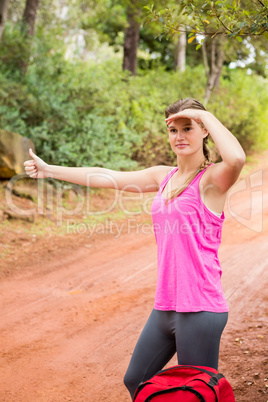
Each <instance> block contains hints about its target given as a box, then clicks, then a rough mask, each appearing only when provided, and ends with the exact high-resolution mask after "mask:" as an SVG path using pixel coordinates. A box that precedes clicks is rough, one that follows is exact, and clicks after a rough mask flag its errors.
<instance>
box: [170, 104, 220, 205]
mask: <svg viewBox="0 0 268 402" xmlns="http://www.w3.org/2000/svg"><path fill="white" fill-rule="evenodd" d="M184 109H201V110H206V109H205V107H204V106H203V105H202V103H201V102H199V101H198V100H196V99H193V98H185V99H180V100H178V101H177V102H175V103H172V104H171V105H169V106H168V107H167V108H166V110H165V116H166V118H167V117H168V116H170V115H171V114H175V113H178V112H181V111H182V110H184ZM198 124H199V125H200V126H201V127H202V128H204V124H203V123H198ZM208 137H209V134H208V135H207V136H206V137H205V138H203V154H204V157H205V159H204V161H203V163H202V164H201V165H200V166H199V168H198V170H197V171H196V172H194V173H192V174H191V175H190V176H189V177H188V179H187V180H186V181H185V182H184V183H183V185H182V186H181V187H179V188H176V189H175V190H173V191H170V192H169V193H168V196H167V198H166V201H165V204H167V203H168V201H170V200H171V199H173V198H175V197H177V196H178V195H180V194H181V193H182V192H183V190H184V189H185V188H186V187H187V186H188V185H189V184H190V183H191V181H192V180H193V179H194V178H195V177H196V176H197V175H198V173H200V172H202V170H204V169H206V167H207V166H209V165H210V164H211V163H212V162H213V161H212V157H211V154H210V150H209V148H208V146H207V143H208Z"/></svg>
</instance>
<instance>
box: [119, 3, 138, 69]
mask: <svg viewBox="0 0 268 402" xmlns="http://www.w3.org/2000/svg"><path fill="white" fill-rule="evenodd" d="M127 21H128V27H127V29H126V31H125V39H124V58H123V70H129V71H130V72H131V73H132V75H136V69H137V51H138V43H139V37H140V23H139V10H138V9H137V8H135V4H134V2H133V1H132V3H131V4H130V5H129V6H128V10H127Z"/></svg>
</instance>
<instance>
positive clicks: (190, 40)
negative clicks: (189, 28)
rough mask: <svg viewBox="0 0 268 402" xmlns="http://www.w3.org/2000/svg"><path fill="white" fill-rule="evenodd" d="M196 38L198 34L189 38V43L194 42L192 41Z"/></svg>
mask: <svg viewBox="0 0 268 402" xmlns="http://www.w3.org/2000/svg"><path fill="white" fill-rule="evenodd" d="M195 38H196V36H192V38H190V39H188V43H192V41H193V40H194V39H195Z"/></svg>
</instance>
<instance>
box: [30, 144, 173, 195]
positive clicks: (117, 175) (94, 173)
mask: <svg viewBox="0 0 268 402" xmlns="http://www.w3.org/2000/svg"><path fill="white" fill-rule="evenodd" d="M29 154H30V156H31V157H32V159H31V160H28V161H25V162H24V166H25V171H26V173H27V174H28V175H29V176H30V177H31V178H33V179H44V178H48V177H51V178H53V179H57V180H64V181H68V182H70V183H75V184H80V185H82V186H89V187H99V188H111V189H117V190H124V191H131V192H134V193H144V192H154V191H158V189H159V180H160V182H161V177H162V175H163V172H164V173H165V174H167V172H168V171H169V170H170V167H169V166H161V165H159V166H152V167H150V168H147V169H143V170H137V171H131V172H120V171H116V170H112V169H106V168H101V167H65V166H56V165H48V164H47V163H45V162H44V161H43V160H42V159H41V158H39V157H38V156H37V155H35V154H34V152H33V151H32V150H31V149H30V150H29Z"/></svg>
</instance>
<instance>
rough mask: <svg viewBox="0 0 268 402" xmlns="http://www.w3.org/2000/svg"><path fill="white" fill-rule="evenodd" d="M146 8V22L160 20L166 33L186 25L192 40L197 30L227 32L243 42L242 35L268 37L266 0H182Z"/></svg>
mask: <svg viewBox="0 0 268 402" xmlns="http://www.w3.org/2000/svg"><path fill="white" fill-rule="evenodd" d="M145 9H146V10H147V12H148V15H147V17H146V18H145V23H149V22H150V23H152V22H153V23H155V22H158V23H159V24H160V25H161V26H162V30H161V33H162V34H164V35H167V36H172V35H174V34H178V33H179V32H180V31H181V29H185V28H184V25H187V32H188V34H189V40H188V41H189V43H191V42H192V41H193V40H194V39H195V37H196V35H197V34H201V35H207V36H211V37H213V36H215V35H219V34H224V35H227V36H228V38H233V37H235V38H236V39H237V40H238V41H239V42H242V36H250V35H265V36H266V37H268V2H267V0H262V1H249V0H234V1H230V0H223V1H212V0H206V1H205V2H204V1H200V0H181V1H180V2H179V4H178V5H177V6H175V7H170V6H168V7H166V8H165V9H160V10H159V9H156V8H155V7H154V4H153V5H151V6H150V7H148V6H146V7H145ZM187 17H188V18H187ZM182 18H184V24H182ZM197 46H199V45H197Z"/></svg>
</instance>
